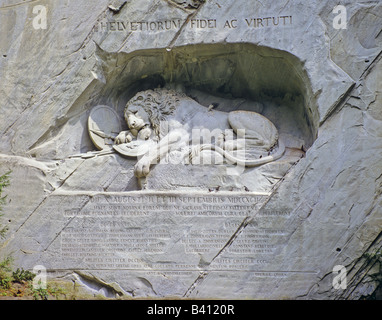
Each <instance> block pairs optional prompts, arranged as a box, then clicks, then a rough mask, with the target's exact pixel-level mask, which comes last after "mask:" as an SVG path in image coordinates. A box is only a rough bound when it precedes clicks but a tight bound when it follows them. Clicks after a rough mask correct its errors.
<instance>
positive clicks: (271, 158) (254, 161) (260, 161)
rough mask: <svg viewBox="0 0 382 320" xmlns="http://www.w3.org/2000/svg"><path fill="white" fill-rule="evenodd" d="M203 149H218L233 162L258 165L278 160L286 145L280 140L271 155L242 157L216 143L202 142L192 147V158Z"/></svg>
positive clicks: (250, 165)
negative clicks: (250, 157) (257, 157)
mask: <svg viewBox="0 0 382 320" xmlns="http://www.w3.org/2000/svg"><path fill="white" fill-rule="evenodd" d="M203 150H213V151H216V152H218V153H219V154H221V155H222V156H223V157H225V158H226V159H228V160H229V161H231V162H233V163H237V164H238V165H242V166H245V167H256V166H260V165H262V164H266V163H268V162H272V161H276V160H278V159H280V158H281V157H282V156H283V154H284V152H285V145H284V143H282V141H280V140H279V142H278V149H277V151H276V153H274V154H271V155H269V156H266V157H262V158H260V159H240V158H237V157H235V156H234V155H233V154H231V153H229V152H228V151H226V150H223V149H222V148H220V147H218V146H216V145H213V144H201V145H197V146H194V148H192V152H191V151H190V158H191V159H192V158H193V157H195V156H196V155H197V154H199V152H201V151H203Z"/></svg>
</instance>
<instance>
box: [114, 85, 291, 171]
mask: <svg viewBox="0 0 382 320" xmlns="http://www.w3.org/2000/svg"><path fill="white" fill-rule="evenodd" d="M124 116H125V120H126V122H127V125H128V127H129V130H128V131H122V132H121V133H120V134H119V135H118V136H117V137H116V138H115V143H116V144H117V145H123V144H125V143H126V144H127V143H130V142H131V141H132V140H133V139H134V138H137V139H138V140H139V139H140V140H150V141H151V142H155V143H152V144H151V145H150V148H149V149H148V150H147V151H146V152H145V153H144V154H143V155H141V156H140V157H138V162H137V163H136V165H135V175H136V176H137V177H138V178H141V177H144V176H146V175H147V174H148V173H149V171H150V167H151V165H152V164H155V163H159V161H161V159H163V158H165V157H166V156H168V155H169V154H170V153H172V152H177V153H178V154H179V153H180V155H181V158H182V159H184V160H185V163H195V162H197V161H194V160H195V159H196V158H197V156H198V155H199V154H200V153H201V152H203V151H205V150H209V151H210V152H212V153H216V154H218V155H220V156H221V157H222V158H224V159H225V160H227V161H228V162H230V163H231V164H232V163H237V164H241V165H243V166H246V167H253V166H259V165H262V164H265V163H268V162H271V161H275V160H277V159H279V158H280V157H281V156H282V155H283V154H284V151H285V147H284V145H283V144H282V142H281V141H279V139H278V138H279V136H278V131H277V129H276V127H275V126H274V125H273V123H272V122H270V121H269V120H268V119H267V118H265V117H263V116H262V115H260V114H258V113H256V112H250V111H232V112H221V111H217V110H211V108H207V107H204V106H202V105H200V104H199V103H198V102H196V101H195V100H193V99H191V98H190V97H188V96H186V95H185V94H183V93H179V92H176V91H174V90H167V89H155V90H146V91H142V92H139V93H137V94H136V95H135V96H134V97H133V98H132V99H130V100H129V102H128V103H127V105H126V108H125V114H124ZM243 150H245V153H240V152H239V151H243ZM251 151H252V154H254V155H255V156H253V157H251V158H247V157H243V154H247V155H248V154H251ZM239 154H241V156H238V155H239Z"/></svg>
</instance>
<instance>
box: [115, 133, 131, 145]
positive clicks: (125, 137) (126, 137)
mask: <svg viewBox="0 0 382 320" xmlns="http://www.w3.org/2000/svg"><path fill="white" fill-rule="evenodd" d="M131 140H133V138H132V136H131V134H130V133H129V132H126V131H122V132H121V133H120V134H118V136H117V137H116V138H115V139H114V142H115V143H116V144H122V143H128V142H130V141H131Z"/></svg>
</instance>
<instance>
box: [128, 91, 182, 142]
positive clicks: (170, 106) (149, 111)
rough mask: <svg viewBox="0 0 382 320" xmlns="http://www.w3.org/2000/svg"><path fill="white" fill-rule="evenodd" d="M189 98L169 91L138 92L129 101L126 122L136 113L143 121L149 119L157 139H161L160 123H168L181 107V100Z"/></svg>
mask: <svg viewBox="0 0 382 320" xmlns="http://www.w3.org/2000/svg"><path fill="white" fill-rule="evenodd" d="M184 97H187V96H186V95H185V94H183V93H179V92H176V91H174V90H168V89H160V88H158V89H154V90H146V91H141V92H138V93H137V94H136V95H135V96H134V97H133V98H131V99H130V100H129V102H128V103H127V104H126V107H125V114H124V115H125V120H126V122H128V120H129V115H131V113H134V114H136V115H139V116H140V117H141V118H142V119H145V120H146V119H147V121H149V122H150V125H151V127H152V128H153V131H154V134H155V136H156V137H158V138H161V137H162V134H161V131H160V122H161V121H166V119H167V117H168V116H170V115H172V114H173V113H174V111H175V110H176V108H177V107H178V105H179V101H180V99H181V98H184Z"/></svg>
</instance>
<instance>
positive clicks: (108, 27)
mask: <svg viewBox="0 0 382 320" xmlns="http://www.w3.org/2000/svg"><path fill="white" fill-rule="evenodd" d="M292 24H293V16H292V15H282V16H272V15H271V16H262V17H247V18H243V19H228V20H221V19H216V18H211V19H190V20H184V19H168V20H156V21H154V20H153V21H134V20H132V21H128V20H126V21H123V20H119V21H118V20H116V21H101V22H99V23H98V24H97V25H96V26H95V31H96V32H102V31H128V32H157V31H170V30H175V31H177V30H179V29H181V28H182V27H183V26H185V27H186V28H188V29H190V30H208V29H236V28H239V27H244V28H252V29H262V28H271V27H273V28H274V27H285V26H289V25H292Z"/></svg>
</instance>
